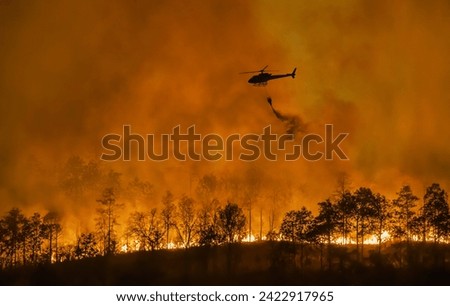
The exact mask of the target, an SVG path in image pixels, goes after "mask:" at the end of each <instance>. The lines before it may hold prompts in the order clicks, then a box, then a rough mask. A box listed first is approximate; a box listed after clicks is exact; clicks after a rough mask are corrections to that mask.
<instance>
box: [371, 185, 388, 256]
mask: <svg viewBox="0 0 450 306" xmlns="http://www.w3.org/2000/svg"><path fill="white" fill-rule="evenodd" d="M373 204H374V212H373V213H374V214H373V224H374V231H375V235H376V237H377V240H378V254H381V244H382V243H383V233H384V232H387V230H388V228H389V220H390V218H391V217H392V207H391V205H390V201H389V200H387V199H386V197H385V196H383V195H381V194H379V193H377V194H376V195H375V202H374V203H373Z"/></svg>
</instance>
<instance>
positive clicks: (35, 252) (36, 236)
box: [28, 213, 46, 263]
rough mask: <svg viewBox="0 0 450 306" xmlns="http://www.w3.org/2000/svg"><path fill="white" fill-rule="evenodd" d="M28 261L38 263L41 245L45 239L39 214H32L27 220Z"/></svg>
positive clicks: (43, 227) (44, 230)
mask: <svg viewBox="0 0 450 306" xmlns="http://www.w3.org/2000/svg"><path fill="white" fill-rule="evenodd" d="M28 225H29V230H28V233H29V237H30V260H31V262H33V263H37V262H38V261H39V257H40V256H41V253H42V244H43V242H44V239H45V238H46V237H45V236H46V228H45V225H44V223H43V219H42V217H41V215H40V214H39V213H34V214H33V216H31V218H30V220H29V223H28Z"/></svg>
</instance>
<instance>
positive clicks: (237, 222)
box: [219, 202, 246, 242]
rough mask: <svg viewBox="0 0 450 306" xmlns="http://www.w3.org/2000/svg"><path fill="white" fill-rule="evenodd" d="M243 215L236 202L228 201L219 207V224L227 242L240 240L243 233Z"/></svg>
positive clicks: (244, 221) (244, 222)
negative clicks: (222, 206) (221, 207)
mask: <svg viewBox="0 0 450 306" xmlns="http://www.w3.org/2000/svg"><path fill="white" fill-rule="evenodd" d="M245 224H246V219H245V215H244V213H243V211H242V208H240V207H239V206H238V205H237V204H234V203H229V202H228V204H227V205H226V206H225V207H224V208H223V209H219V226H220V228H221V229H222V232H223V234H224V236H225V239H226V241H227V242H236V241H241V240H242V238H243V237H244V235H245Z"/></svg>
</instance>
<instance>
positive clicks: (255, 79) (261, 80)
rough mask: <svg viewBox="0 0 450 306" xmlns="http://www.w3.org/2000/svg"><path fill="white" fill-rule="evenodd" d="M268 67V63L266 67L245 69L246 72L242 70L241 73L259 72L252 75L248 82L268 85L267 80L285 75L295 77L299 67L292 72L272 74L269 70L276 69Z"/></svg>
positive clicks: (255, 84)
mask: <svg viewBox="0 0 450 306" xmlns="http://www.w3.org/2000/svg"><path fill="white" fill-rule="evenodd" d="M267 67H269V65H266V67H264V68H263V69H261V70H256V71H245V72H241V74H244V73H257V72H259V74H257V75H254V76H252V77H251V78H250V79H249V80H248V82H249V83H250V84H252V85H253V86H266V85H267V82H269V81H270V80H275V79H280V78H285V77H292V78H295V71H296V70H297V68H294V70H293V71H292V73H286V74H271V73H268V71H274V70H266V69H267Z"/></svg>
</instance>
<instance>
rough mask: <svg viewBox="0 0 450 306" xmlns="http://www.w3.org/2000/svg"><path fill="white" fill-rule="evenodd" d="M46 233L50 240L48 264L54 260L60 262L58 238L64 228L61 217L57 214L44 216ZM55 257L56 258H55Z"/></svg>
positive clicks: (51, 213)
mask: <svg viewBox="0 0 450 306" xmlns="http://www.w3.org/2000/svg"><path fill="white" fill-rule="evenodd" d="M44 231H45V234H46V236H47V239H48V243H49V244H48V258H47V260H48V262H52V261H53V259H54V260H55V261H58V238H59V236H60V234H61V231H62V227H61V224H60V218H59V215H58V214H57V213H56V212H49V213H47V214H46V215H45V216H44ZM53 255H55V257H53Z"/></svg>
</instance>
